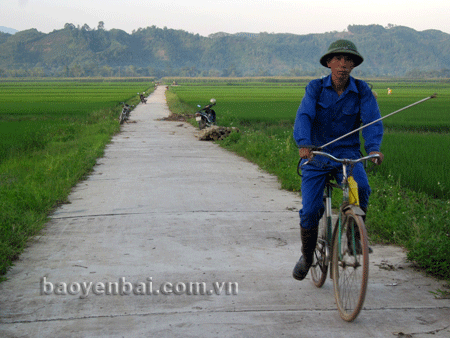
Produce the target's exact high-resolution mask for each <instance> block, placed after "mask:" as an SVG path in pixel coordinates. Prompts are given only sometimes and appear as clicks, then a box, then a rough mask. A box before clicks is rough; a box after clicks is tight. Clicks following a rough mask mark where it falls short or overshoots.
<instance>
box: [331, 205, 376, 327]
mask: <svg viewBox="0 0 450 338" xmlns="http://www.w3.org/2000/svg"><path fill="white" fill-rule="evenodd" d="M358 233H359V234H358ZM332 276H333V285H334V296H335V299H336V304H337V307H338V310H339V314H340V316H341V318H342V319H344V320H346V321H348V322H351V321H353V320H354V319H355V318H356V317H357V316H358V314H359V312H360V311H361V309H362V306H363V304H364V299H365V297H366V290H367V282H368V279H369V243H368V240H367V232H366V227H365V225H364V221H363V220H362V218H361V216H358V215H356V214H355V213H354V212H353V211H352V210H347V211H346V212H345V215H344V220H343V222H342V225H341V229H340V230H339V226H337V227H336V228H335V234H334V236H333V256H332Z"/></svg>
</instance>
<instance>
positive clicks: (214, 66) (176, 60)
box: [0, 21, 450, 78]
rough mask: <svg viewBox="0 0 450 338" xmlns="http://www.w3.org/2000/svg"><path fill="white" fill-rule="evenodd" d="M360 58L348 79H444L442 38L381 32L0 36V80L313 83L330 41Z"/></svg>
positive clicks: (83, 31)
mask: <svg viewBox="0 0 450 338" xmlns="http://www.w3.org/2000/svg"><path fill="white" fill-rule="evenodd" d="M339 38H344V39H350V40H352V41H353V42H355V44H356V45H357V46H358V49H359V51H360V52H361V53H362V54H363V56H364V58H365V61H364V63H363V64H362V65H361V66H359V67H358V68H356V69H355V71H354V74H355V75H356V76H367V77H369V76H376V77H380V76H385V77H388V76H397V77H399V76H400V77H415V78H417V77H420V78H427V77H448V76H449V75H450V53H449V52H450V35H449V34H446V33H443V32H441V31H437V30H425V31H420V32H419V31H416V30H414V29H411V28H408V27H404V26H395V25H391V24H390V25H388V26H387V27H383V26H380V25H367V26H364V25H350V26H348V27H347V29H345V30H344V31H343V32H337V31H335V32H328V33H323V34H307V35H295V34H274V33H266V32H262V33H237V34H228V33H223V32H219V33H215V34H211V35H210V36H208V37H204V36H200V35H199V34H192V33H188V32H186V31H183V30H174V29H168V28H167V27H164V28H158V27H156V26H151V27H146V28H139V29H137V30H134V31H133V32H132V33H131V34H128V33H127V32H125V31H122V30H119V29H111V30H105V28H104V22H102V21H101V22H99V24H98V26H97V27H95V28H91V27H89V26H88V25H86V24H85V25H83V26H81V27H80V26H75V25H74V24H71V23H67V24H65V26H64V28H63V29H59V30H54V31H53V32H51V33H48V34H45V33H42V32H39V31H37V30H36V29H30V30H26V31H21V32H17V33H15V34H7V33H0V77H25V76H26V77H28V76H31V77H45V76H51V77H89V76H103V77H114V76H119V77H131V76H133V77H134V76H153V77H157V78H159V77H163V76H189V77H196V76H213V77H220V76H223V77H228V76H233V77H240V76H321V75H325V74H327V73H328V71H327V70H326V69H325V68H324V67H322V66H321V65H320V64H319V61H318V60H319V58H320V56H321V55H322V54H323V53H324V52H325V51H326V50H327V48H328V46H329V44H330V43H331V42H333V41H334V40H336V39H339Z"/></svg>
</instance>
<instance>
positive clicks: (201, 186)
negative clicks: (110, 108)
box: [0, 87, 450, 337]
mask: <svg viewBox="0 0 450 338" xmlns="http://www.w3.org/2000/svg"><path fill="white" fill-rule="evenodd" d="M218 110H220V109H219V108H218ZM168 114H169V111H168V109H167V107H166V105H165V97H164V88H163V87H159V88H158V89H157V90H156V92H155V93H154V94H152V96H151V97H150V98H149V100H148V102H147V104H145V105H139V106H138V107H137V108H136V109H135V110H134V111H133V112H132V115H131V121H130V123H128V124H125V125H123V128H122V132H121V133H120V134H118V135H117V136H115V137H114V138H113V140H112V142H111V144H110V145H109V146H108V147H107V149H106V152H105V156H104V157H103V158H101V159H99V160H98V164H97V166H96V167H95V169H94V171H93V173H92V175H90V176H89V177H88V178H87V179H86V180H85V181H83V182H80V183H79V184H78V185H77V186H76V187H75V188H74V190H73V192H72V194H71V195H70V198H69V200H70V204H66V205H62V206H61V207H60V208H58V209H57V210H56V211H55V213H54V214H53V215H52V218H51V221H50V222H49V223H48V224H47V226H46V228H45V230H44V231H42V233H41V234H40V235H39V236H38V237H37V238H35V239H34V240H33V241H31V242H30V245H29V247H28V248H27V249H26V251H25V252H24V253H23V254H22V255H21V257H20V259H19V260H18V261H17V262H16V265H15V266H14V267H13V268H12V269H11V270H10V272H9V273H8V275H7V278H8V280H7V281H6V282H3V283H1V284H0V337H282V336H285V337H324V336H330V337H395V336H398V337H409V336H407V335H408V334H409V335H410V336H411V337H430V336H433V337H450V326H449V325H450V299H435V297H434V295H433V294H432V293H431V292H434V291H436V290H438V289H442V288H443V286H442V285H443V283H442V282H438V281H436V280H434V279H432V278H427V277H424V275H423V274H422V273H420V272H416V271H414V269H413V268H412V267H411V266H410V265H409V264H408V263H407V262H406V260H405V253H404V252H402V250H401V249H399V248H395V247H385V246H375V247H374V253H373V254H372V255H371V259H370V261H371V265H370V269H371V275H370V280H369V288H368V293H367V298H366V302H365V307H364V310H363V311H362V312H361V314H360V316H359V317H358V318H357V320H356V321H355V322H353V323H346V322H344V321H342V320H341V319H340V317H339V315H338V312H337V310H336V306H335V303H334V296H333V286H332V283H331V281H330V280H328V281H327V282H326V284H325V285H324V287H323V288H322V289H316V288H315V287H314V286H313V284H312V283H311V280H310V277H309V276H308V278H307V280H305V281H303V282H298V281H296V280H294V279H293V278H292V277H291V271H292V268H293V266H294V264H295V262H296V260H297V259H298V258H299V254H300V241H299V227H298V209H299V208H300V207H301V199H300V198H299V196H298V194H295V193H290V192H286V191H283V190H280V189H279V185H278V183H277V179H276V178H275V177H273V176H271V175H269V174H267V173H265V172H263V171H261V170H260V169H259V168H258V167H257V166H255V165H254V164H252V163H249V162H248V161H246V160H245V159H243V158H240V157H238V156H236V155H234V154H232V153H229V152H227V151H225V150H223V149H221V148H220V147H218V146H217V145H215V144H213V143H210V142H201V141H198V140H197V139H196V138H195V136H194V133H195V129H194V128H193V127H192V126H189V125H187V124H186V123H180V122H168V121H161V120H160V119H161V118H162V117H165V116H168ZM293 170H294V169H293ZM196 293H197V294H196Z"/></svg>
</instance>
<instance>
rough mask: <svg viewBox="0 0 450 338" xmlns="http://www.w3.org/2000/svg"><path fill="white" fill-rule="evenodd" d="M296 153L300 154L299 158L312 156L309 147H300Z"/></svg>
mask: <svg viewBox="0 0 450 338" xmlns="http://www.w3.org/2000/svg"><path fill="white" fill-rule="evenodd" d="M298 154H299V155H300V158H303V159H305V160H306V159H310V158H311V157H312V155H313V154H312V153H311V149H310V148H300V149H299V150H298Z"/></svg>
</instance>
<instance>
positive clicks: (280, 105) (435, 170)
mask: <svg viewBox="0 0 450 338" xmlns="http://www.w3.org/2000/svg"><path fill="white" fill-rule="evenodd" d="M368 82H369V83H372V84H373V86H374V88H373V89H374V90H375V91H376V92H377V94H378V104H379V107H380V111H381V113H382V116H384V115H387V114H389V113H391V112H393V111H396V110H398V109H400V108H402V107H405V106H407V105H409V104H411V103H414V102H417V101H419V100H421V99H423V98H425V97H428V96H430V95H432V94H434V93H437V94H438V96H437V98H436V99H432V100H429V101H426V102H424V103H422V104H420V105H417V106H414V107H411V108H409V109H407V110H405V111H402V112H400V113H398V114H396V115H394V116H392V117H389V118H386V119H385V120H383V123H384V126H385V130H386V132H385V136H384V139H383V144H382V148H381V150H382V152H383V153H384V154H385V156H386V158H385V162H384V163H383V166H382V167H380V169H379V170H380V172H381V173H382V174H383V175H385V176H386V177H387V176H389V175H391V176H393V177H395V178H396V179H397V180H399V181H400V182H401V184H403V185H405V186H407V187H410V188H412V189H414V190H416V191H420V192H426V193H427V194H429V195H430V196H432V197H435V198H440V199H450V193H449V191H450V175H448V172H449V169H450V168H449V163H450V151H449V149H450V134H449V132H450V110H449V108H448V107H449V105H450V83H441V82H420V83H419V82H418V83H404V82H399V83H397V82H393V83H389V82H376V81H370V80H369V81H368ZM306 84H307V81H305V80H300V81H299V82H298V83H292V82H289V83H285V84H283V83H277V84H275V85H270V84H267V83H264V84H257V83H252V84H246V83H242V84H234V85H223V84H222V85H220V84H214V85H209V84H208V83H204V84H203V85H201V84H198V83H197V84H196V85H183V84H182V85H180V86H176V87H172V88H171V90H172V91H173V92H175V93H176V95H177V96H178V97H179V98H180V100H181V101H183V102H184V103H186V104H187V105H189V106H191V107H193V109H195V107H196V106H197V104H200V105H205V104H206V103H207V102H208V101H209V99H210V98H212V97H214V98H215V99H216V100H217V105H216V108H215V110H216V112H217V116H218V123H219V124H221V125H233V123H234V124H236V123H237V122H236V121H239V123H241V124H242V123H244V124H247V125H252V124H253V125H254V124H255V123H263V124H265V125H279V124H284V125H288V127H287V129H286V130H289V128H292V126H293V123H294V120H295V115H296V111H297V109H298V106H299V105H300V102H301V99H302V97H303V95H304V89H305V86H306ZM387 88H391V89H392V94H391V95H388V93H387ZM233 121H234V122H233ZM291 130H292V129H291ZM293 166H295V164H293Z"/></svg>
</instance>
